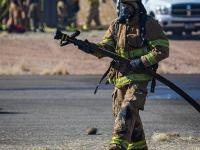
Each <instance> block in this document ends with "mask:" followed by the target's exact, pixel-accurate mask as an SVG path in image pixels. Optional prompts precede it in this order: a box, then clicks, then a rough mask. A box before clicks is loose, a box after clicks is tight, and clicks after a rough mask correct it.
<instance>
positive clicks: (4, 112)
mask: <svg viewBox="0 0 200 150" xmlns="http://www.w3.org/2000/svg"><path fill="white" fill-rule="evenodd" d="M18 114H27V113H25V112H11V111H0V115H18Z"/></svg>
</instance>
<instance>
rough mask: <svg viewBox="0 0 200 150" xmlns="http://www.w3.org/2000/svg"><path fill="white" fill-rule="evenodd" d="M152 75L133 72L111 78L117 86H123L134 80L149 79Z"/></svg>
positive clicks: (110, 80)
mask: <svg viewBox="0 0 200 150" xmlns="http://www.w3.org/2000/svg"><path fill="white" fill-rule="evenodd" d="M151 79H152V77H151V76H149V75H146V74H131V75H127V76H123V77H119V78H117V79H116V78H113V79H109V80H108V81H109V82H110V83H111V84H114V85H115V86H116V87H117V88H121V87H123V86H124V85H127V84H130V83H133V82H134V81H149V80H151Z"/></svg>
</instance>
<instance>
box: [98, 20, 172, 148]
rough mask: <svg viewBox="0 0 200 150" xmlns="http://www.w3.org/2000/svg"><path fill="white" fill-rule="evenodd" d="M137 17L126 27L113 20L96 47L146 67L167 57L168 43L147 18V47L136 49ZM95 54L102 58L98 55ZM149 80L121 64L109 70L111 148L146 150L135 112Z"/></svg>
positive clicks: (141, 107)
mask: <svg viewBox="0 0 200 150" xmlns="http://www.w3.org/2000/svg"><path fill="white" fill-rule="evenodd" d="M138 18H139V16H135V17H134V18H133V19H132V21H131V22H129V24H128V26H126V25H125V24H119V25H118V26H117V24H118V23H117V21H116V20H115V21H113V23H112V24H111V25H110V27H109V29H108V31H107V32H106V34H105V36H104V39H103V41H102V42H101V43H99V44H98V45H99V46H100V47H103V48H105V49H107V50H109V51H112V52H115V53H117V54H119V55H120V56H122V57H125V58H129V59H131V60H132V59H135V58H141V60H142V62H143V64H144V65H145V66H146V67H148V66H152V65H154V64H156V63H158V62H159V61H161V60H163V59H165V58H167V57H168V55H169V42H168V40H167V38H166V36H165V35H164V33H163V31H162V28H161V27H160V25H159V24H158V23H157V21H155V20H154V19H153V18H151V17H150V16H148V17H147V20H146V24H145V26H146V35H145V39H147V44H146V46H144V47H139V46H138V45H140V44H138V43H139V42H140V40H138V37H139V35H140V30H139V23H138V22H139V21H138V20H139V19H138ZM95 55H96V56H98V57H99V58H101V57H103V56H101V55H100V54H95ZM150 80H151V77H150V76H149V75H146V74H141V73H134V72H132V71H131V70H130V69H127V66H124V65H120V66H118V69H115V67H114V68H112V69H111V73H110V77H109V82H110V83H111V84H114V85H115V90H114V92H113V95H112V97H113V115H114V117H115V123H114V129H113V138H112V142H111V145H118V146H119V147H121V148H120V150H123V149H128V150H136V149H137V150H147V145H146V141H145V135H144V130H143V126H142V122H141V119H140V115H139V110H143V109H144V104H145V101H146V96H147V85H148V82H149V81H150Z"/></svg>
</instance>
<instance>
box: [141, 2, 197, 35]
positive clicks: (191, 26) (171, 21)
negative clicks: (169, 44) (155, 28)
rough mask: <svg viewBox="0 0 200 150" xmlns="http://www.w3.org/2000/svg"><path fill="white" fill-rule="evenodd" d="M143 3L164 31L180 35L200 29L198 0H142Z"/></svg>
mask: <svg viewBox="0 0 200 150" xmlns="http://www.w3.org/2000/svg"><path fill="white" fill-rule="evenodd" d="M143 4H144V6H145V8H146V9H147V12H148V14H149V15H151V16H153V17H154V18H155V19H156V20H158V22H159V23H160V24H161V26H162V27H163V29H164V30H165V31H172V33H173V34H176V35H182V33H183V32H185V33H186V34H191V32H192V31H195V32H197V31H199V30H200V0H143Z"/></svg>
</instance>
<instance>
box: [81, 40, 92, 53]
mask: <svg viewBox="0 0 200 150" xmlns="http://www.w3.org/2000/svg"><path fill="white" fill-rule="evenodd" d="M78 48H79V49H81V50H82V51H84V52H86V53H88V54H92V48H91V43H90V42H89V41H88V40H85V42H84V43H83V44H81V45H79V46H78Z"/></svg>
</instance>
